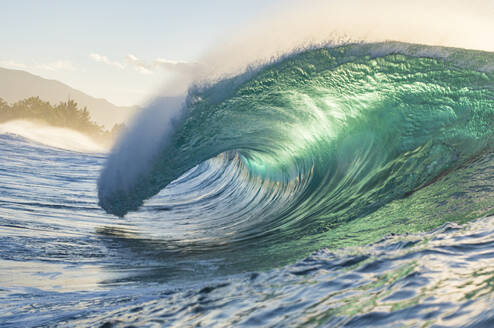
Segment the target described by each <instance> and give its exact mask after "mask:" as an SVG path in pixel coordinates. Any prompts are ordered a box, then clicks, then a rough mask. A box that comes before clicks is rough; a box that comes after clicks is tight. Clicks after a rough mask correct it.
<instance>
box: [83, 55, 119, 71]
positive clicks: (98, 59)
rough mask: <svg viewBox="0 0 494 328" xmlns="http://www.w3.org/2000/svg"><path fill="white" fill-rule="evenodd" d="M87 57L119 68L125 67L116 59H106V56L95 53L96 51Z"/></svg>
mask: <svg viewBox="0 0 494 328" xmlns="http://www.w3.org/2000/svg"><path fill="white" fill-rule="evenodd" d="M89 58H91V59H92V60H94V61H95V62H99V63H104V64H107V65H110V66H113V67H116V68H119V69H124V68H125V65H123V64H122V63H119V62H117V61H111V60H110V59H108V57H106V56H103V55H100V54H96V53H92V54H89Z"/></svg>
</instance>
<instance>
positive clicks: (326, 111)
mask: <svg viewBox="0 0 494 328" xmlns="http://www.w3.org/2000/svg"><path fill="white" fill-rule="evenodd" d="M423 53H427V54H428V55H427V56H423V55H422V54H423ZM493 63H494V54H492V53H486V52H479V51H469V50H461V49H452V48H439V47H428V46H421V45H410V44H402V43H380V44H350V45H344V46H339V47H332V48H331V47H330V48H317V49H310V50H305V51H300V52H297V53H293V54H288V55H286V56H283V57H282V58H280V59H279V60H277V61H275V62H273V63H270V64H267V65H263V66H260V67H258V68H257V69H254V70H251V71H249V72H247V73H244V74H242V75H239V76H236V77H233V78H230V79H226V80H222V81H220V82H217V83H215V84H212V85H210V86H207V87H194V88H191V89H190V90H189V94H188V97H187V99H186V101H185V104H184V106H183V109H182V110H180V111H179V112H178V113H179V114H177V115H175V116H174V118H173V119H169V120H168V121H167V122H169V123H167V124H166V128H165V129H163V127H162V126H161V127H160V126H154V127H153V126H147V125H146V124H149V119H147V120H146V119H141V120H140V121H138V124H136V125H135V126H134V128H133V129H131V131H130V132H129V133H128V134H127V137H126V138H124V139H123V142H121V143H120V144H119V145H118V146H117V148H116V150H115V152H114V153H113V154H112V155H110V158H109V160H108V163H107V165H106V167H105V169H104V170H103V172H102V174H101V177H100V180H99V185H98V189H99V199H100V205H101V206H102V207H103V208H104V209H105V210H106V211H107V212H109V213H113V214H116V215H119V216H122V215H125V214H126V213H127V212H129V211H135V210H137V209H138V208H139V207H140V206H141V205H142V204H143V201H144V200H145V199H148V198H150V197H152V196H153V195H155V194H157V193H158V192H159V191H160V190H162V189H163V188H165V187H166V186H167V185H169V184H170V183H171V182H172V181H174V180H175V179H177V178H179V177H180V176H181V175H183V174H184V173H185V172H187V171H188V170H190V169H192V168H193V167H195V166H196V165H198V164H200V163H203V162H205V161H207V160H209V159H211V158H215V157H216V156H219V155H220V154H227V153H233V154H236V155H234V156H233V157H235V156H238V158H239V160H240V161H241V163H242V165H239V166H238V169H239V170H245V171H246V173H245V175H244V176H248V178H245V179H243V180H242V181H241V182H240V183H239V184H235V186H236V188H240V189H237V191H238V190H244V191H245V193H248V192H251V191H252V188H249V186H250V184H252V183H254V182H253V181H255V179H261V180H262V181H265V184H264V185H263V187H262V188H261V189H260V192H261V193H262V195H264V194H265V195H278V196H276V197H275V196H273V197H271V198H269V197H264V198H263V197H259V199H258V201H259V203H258V204H257V205H258V206H259V207H263V208H266V209H267V208H275V209H276V210H272V211H271V210H266V211H265V214H264V215H265V220H264V222H265V223H263V224H264V225H265V226H264V228H265V231H267V232H269V233H266V236H273V235H275V232H279V233H281V234H283V236H284V239H299V238H304V237H305V236H312V235H317V234H321V233H324V232H325V231H328V230H331V229H335V228H337V227H339V226H341V225H343V224H345V223H346V222H350V221H352V220H355V219H357V218H360V217H363V216H365V215H368V214H370V213H372V212H374V211H376V210H377V209H379V208H381V207H383V206H384V205H386V204H388V203H390V202H391V201H393V200H395V199H399V198H401V197H404V196H407V195H409V194H410V193H413V192H414V191H416V190H418V189H420V188H423V187H425V186H427V185H428V184H430V183H433V182H434V181H435V179H437V178H438V177H440V176H442V175H444V174H448V172H451V171H452V170H455V168H458V167H460V166H462V165H464V164H465V163H468V162H469V161H471V160H473V159H474V158H476V156H480V154H482V153H485V152H489V151H491V149H490V147H491V145H492V144H493V143H492V141H493V140H492V139H493V132H494V131H493V126H494V125H493V123H494V76H493V72H492V67H494V66H493ZM152 112H153V113H155V115H158V114H156V113H160V110H159V109H155V110H154V111H152ZM151 117H152V115H151ZM151 121H152V120H151ZM157 121H159V120H157ZM158 125H159V124H158ZM142 130H146V131H148V133H149V134H150V135H152V137H146V138H148V139H150V140H153V142H151V144H153V147H151V148H149V149H148V148H146V147H142V145H145V144H149V140H147V139H146V138H144V140H143V139H142V138H141V137H140V134H139V133H135V131H142ZM153 138H155V139H156V140H155V139H153ZM136 153H137V154H138V155H137V156H135V154H136ZM135 162H137V163H138V165H137V164H135ZM129 172H132V173H129ZM239 185H241V187H238V186H239ZM291 185H294V186H297V185H298V187H290V186H291ZM268 186H269V188H268ZM271 189H276V190H275V191H274V192H273V191H272V190H271ZM287 190H289V194H290V195H289V196H288V195H287V194H286V193H285V191H287ZM226 195H228V193H227V194H226ZM279 195H283V196H279ZM210 201H211V202H212V204H211V206H208V211H210V212H211V213H209V214H210V215H211V216H214V210H215V208H220V207H216V206H214V202H215V201H217V200H215V199H214V198H212V199H211V200H210ZM222 201H224V199H222ZM230 201H231V203H232V206H234V203H235V200H231V199H230ZM268 201H269V202H270V203H269V206H268V204H267V203H266V202H268ZM273 205H274V206H273ZM232 220H233V221H232V224H235V222H236V220H239V221H243V220H244V218H243V217H236V218H232ZM256 222H257V223H256V224H259V222H258V221H256ZM266 238H268V237H266Z"/></svg>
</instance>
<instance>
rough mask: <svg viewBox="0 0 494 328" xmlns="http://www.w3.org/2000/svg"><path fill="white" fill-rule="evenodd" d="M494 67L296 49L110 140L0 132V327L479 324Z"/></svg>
mask: <svg viewBox="0 0 494 328" xmlns="http://www.w3.org/2000/svg"><path fill="white" fill-rule="evenodd" d="M493 68H494V54H492V53H485V52H478V51H470V50H464V49H453V48H440V47H427V46H420V45H408V44H401V43H381V44H367V45H366V44H358V45H346V46H341V47H322V48H315V49H306V50H304V51H299V52H296V53H292V54H288V55H286V56H284V57H282V58H280V59H278V60H277V61H275V62H273V63H269V64H266V65H265V66H262V67H259V68H256V69H253V70H251V71H249V72H246V73H245V74H242V75H239V76H236V77H232V78H230V79H225V80H223V81H220V82H218V83H216V84H212V85H201V86H199V85H198V86H195V87H193V88H191V89H190V90H189V94H188V96H187V98H186V99H185V101H184V103H183V106H182V107H181V110H180V111H178V113H179V114H177V115H172V117H170V116H166V117H163V116H160V115H161V114H157V113H161V112H162V110H161V109H160V108H159V105H158V104H154V105H152V106H151V107H153V106H154V108H150V110H148V111H147V112H145V113H144V114H143V116H142V117H141V118H138V119H137V120H136V123H135V124H134V125H133V126H131V127H130V128H129V131H128V132H127V134H126V135H125V136H124V137H123V138H122V139H121V140H120V142H119V143H118V144H117V145H116V147H115V149H114V150H113V151H112V152H111V153H109V154H107V153H94V152H92V153H91V152H84V151H81V149H79V151H77V152H76V151H69V150H63V149H60V148H55V147H52V146H53V144H51V145H52V146H48V145H46V144H43V143H40V141H43V140H39V138H38V139H37V141H34V140H30V139H28V138H25V137H22V136H21V135H22V131H21V130H22V129H21V130H19V129H17V130H16V131H15V133H12V132H9V131H3V132H2V133H0V326H1V327H57V326H60V327H98V326H100V327H232V326H239V327H253V326H255V327H493V326H494V184H493V182H494V152H493V146H492V145H493V144H494V143H493V141H494V137H493V136H494V73H493V71H492V70H493ZM156 106H157V107H156ZM157 108H158V110H156V109H157ZM45 132H46V131H45ZM46 133H49V131H48V132H46ZM31 136H32V134H31ZM36 138H37V137H36ZM36 138H34V139H36ZM51 140H52V139H51ZM55 141H56V140H55ZM67 141H68V140H64V143H67Z"/></svg>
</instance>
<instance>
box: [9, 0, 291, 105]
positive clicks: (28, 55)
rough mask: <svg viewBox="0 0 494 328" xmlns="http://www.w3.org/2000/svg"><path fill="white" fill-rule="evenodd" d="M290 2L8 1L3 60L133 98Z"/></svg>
mask: <svg viewBox="0 0 494 328" xmlns="http://www.w3.org/2000/svg"><path fill="white" fill-rule="evenodd" d="M288 2H289V1H287V0H249V1H231V0H208V1H200V0H196V1H193V0H181V1H127V0H118V1H116V0H107V1H99V0H98V1H96V0H84V1H62V0H59V1H56V0H50V1H48V0H47V1H36V0H31V1H27V0H6V1H2V2H1V3H0V20H1V22H2V24H1V27H2V28H1V29H0V44H1V49H2V51H1V52H0V67H5V68H13V69H20V70H25V71H28V72H30V73H33V74H36V75H39V76H42V77H44V78H48V79H55V80H59V81H61V82H64V83H66V84H68V85H70V86H71V87H73V88H75V89H79V90H81V91H83V92H85V93H87V94H89V95H91V96H95V97H99V98H105V99H107V100H109V101H110V102H112V103H114V104H116V105H125V106H128V105H137V104H140V103H142V102H143V101H145V100H147V99H148V98H149V97H150V95H152V94H153V93H155V92H156V91H157V90H158V89H159V87H160V86H161V85H163V84H164V83H165V82H166V81H170V80H171V79H172V78H173V76H174V75H175V74H178V73H177V72H180V70H183V69H190V68H192V69H193V65H194V63H196V62H197V60H198V59H199V58H200V57H201V56H203V55H204V54H205V53H206V52H208V51H210V49H211V48H212V47H214V46H215V45H216V44H218V42H221V40H223V39H226V38H228V37H230V36H231V35H232V33H234V31H235V30H236V29H239V28H241V27H242V26H244V25H246V24H249V23H251V22H253V21H255V20H256V19H257V18H258V17H260V16H263V14H265V13H266V12H269V11H276V10H277V9H278V8H280V7H281V6H286V5H287V3H288Z"/></svg>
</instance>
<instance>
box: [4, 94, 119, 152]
mask: <svg viewBox="0 0 494 328" xmlns="http://www.w3.org/2000/svg"><path fill="white" fill-rule="evenodd" d="M21 119H22V120H31V121H39V122H43V123H45V124H48V125H51V126H55V127H63V128H69V129H73V130H76V131H79V132H81V133H84V134H86V135H88V136H90V137H93V138H95V139H98V140H99V141H103V142H111V141H112V140H114V139H115V138H116V137H117V136H118V134H120V133H121V132H122V130H123V129H124V128H125V124H123V123H121V124H115V125H114V126H113V128H112V129H111V130H106V129H105V128H104V127H103V126H102V125H98V124H97V123H95V122H94V121H92V120H91V116H90V114H89V111H88V110H87V108H86V107H84V108H79V105H78V104H77V103H76V102H75V101H73V100H67V101H65V102H60V103H58V104H57V105H52V104H50V103H49V102H47V101H43V100H41V99H40V98H39V97H30V98H26V99H24V100H20V101H17V102H16V103H13V104H12V105H10V104H8V103H7V102H6V101H5V100H4V99H2V98H0V123H4V122H7V121H12V120H21Z"/></svg>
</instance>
